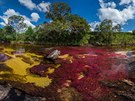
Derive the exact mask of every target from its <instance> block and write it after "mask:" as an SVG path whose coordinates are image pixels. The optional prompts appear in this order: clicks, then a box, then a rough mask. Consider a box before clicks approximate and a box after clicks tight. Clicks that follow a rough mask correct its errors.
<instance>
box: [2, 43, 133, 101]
mask: <svg viewBox="0 0 135 101" xmlns="http://www.w3.org/2000/svg"><path fill="white" fill-rule="evenodd" d="M55 49H57V50H60V52H61V54H60V56H59V57H58V59H57V60H55V64H53V63H51V62H49V61H46V60H43V58H44V56H46V55H47V54H49V53H50V52H52V51H53V50H55ZM133 51H134V47H130V48H129V47H127V48H125V47H124V48H122V47H121V48H119V47H115V48H114V47H113V48H112V47H110V48H106V47H98V48H97V47H83V46H81V47H70V46H67V47H66V46H63V47H47V46H38V45H37V46H34V45H5V46H3V45H1V47H0V82H3V81H4V82H6V83H7V84H9V85H11V86H12V87H15V88H17V89H20V90H21V91H24V92H26V93H27V94H30V95H34V96H43V97H46V98H47V99H52V98H53V97H54V96H55V97H56V96H59V95H60V94H59V91H61V90H62V89H63V88H73V89H74V90H75V91H76V92H78V93H79V94H80V95H81V96H83V98H84V99H85V100H86V101H90V100H93V101H94V100H97V99H99V98H100V97H101V96H104V95H106V94H107V93H108V91H109V90H108V89H107V88H104V87H102V85H101V84H100V82H101V81H108V80H109V81H117V80H123V79H128V80H132V81H134V77H133V75H134V69H135V68H133V67H134V64H133V63H134V61H135V60H134V54H133ZM3 54H4V56H3ZM130 63H132V64H133V66H129V64H130ZM130 72H131V73H130ZM50 95H51V96H50ZM56 99H57V97H56ZM48 101H49V100H48ZM50 101H53V100H50ZM54 101H55V100H54ZM63 101H64V100H63Z"/></svg>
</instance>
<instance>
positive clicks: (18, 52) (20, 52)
mask: <svg viewBox="0 0 135 101" xmlns="http://www.w3.org/2000/svg"><path fill="white" fill-rule="evenodd" d="M24 53H25V49H19V50H17V51H14V52H12V54H13V55H22V54H24Z"/></svg>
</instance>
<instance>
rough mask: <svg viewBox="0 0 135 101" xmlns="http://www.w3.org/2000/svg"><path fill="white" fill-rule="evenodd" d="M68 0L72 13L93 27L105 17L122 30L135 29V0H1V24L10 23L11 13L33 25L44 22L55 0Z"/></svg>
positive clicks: (56, 0) (2, 25)
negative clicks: (118, 25)
mask: <svg viewBox="0 0 135 101" xmlns="http://www.w3.org/2000/svg"><path fill="white" fill-rule="evenodd" d="M59 1H62V2H65V3H67V4H68V5H69V6H70V7H71V9H72V13H73V14H78V15H80V16H81V17H83V18H85V19H86V20H87V21H88V23H89V24H90V25H91V29H92V30H94V28H95V26H96V25H97V24H99V23H100V22H101V21H103V20H104V19H111V20H112V21H113V25H116V24H121V25H122V31H127V32H128V31H132V30H135V0H75V1H73V0H0V27H4V26H5V25H6V24H8V20H7V19H8V18H9V17H10V16H12V15H21V16H23V17H24V19H25V20H24V23H26V24H27V25H28V26H32V27H33V28H34V27H35V26H37V25H39V24H42V23H43V22H45V21H50V20H49V19H46V18H45V13H46V12H48V7H49V5H51V4H52V3H54V2H59Z"/></svg>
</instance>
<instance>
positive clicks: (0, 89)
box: [0, 85, 11, 100]
mask: <svg viewBox="0 0 135 101" xmlns="http://www.w3.org/2000/svg"><path fill="white" fill-rule="evenodd" d="M10 89H11V87H4V86H2V85H0V100H3V99H4V98H5V97H7V95H8V93H9V91H10Z"/></svg>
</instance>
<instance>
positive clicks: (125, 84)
mask: <svg viewBox="0 0 135 101" xmlns="http://www.w3.org/2000/svg"><path fill="white" fill-rule="evenodd" d="M101 84H102V85H104V86H105V87H107V88H108V89H110V90H111V92H110V93H108V94H107V95H106V97H104V98H103V100H101V101H105V100H107V101H135V83H134V82H132V81H130V80H127V79H124V80H118V81H101Z"/></svg>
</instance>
